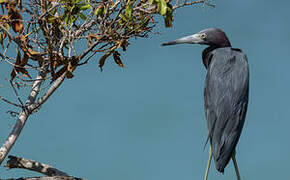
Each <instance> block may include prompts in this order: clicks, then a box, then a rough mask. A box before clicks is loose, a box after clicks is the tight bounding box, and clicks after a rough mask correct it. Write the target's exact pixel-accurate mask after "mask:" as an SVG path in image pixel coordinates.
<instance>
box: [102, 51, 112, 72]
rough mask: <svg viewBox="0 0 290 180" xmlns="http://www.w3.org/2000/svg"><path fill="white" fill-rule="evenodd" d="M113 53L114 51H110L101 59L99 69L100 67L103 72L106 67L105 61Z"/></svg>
mask: <svg viewBox="0 0 290 180" xmlns="http://www.w3.org/2000/svg"><path fill="white" fill-rule="evenodd" d="M111 53H112V51H108V52H106V54H105V55H103V56H102V57H101V59H100V60H99V67H100V69H101V71H103V66H104V64H105V61H106V59H107V58H108V57H109V56H110V55H111Z"/></svg>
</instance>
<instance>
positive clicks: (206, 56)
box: [202, 41, 231, 69]
mask: <svg viewBox="0 0 290 180" xmlns="http://www.w3.org/2000/svg"><path fill="white" fill-rule="evenodd" d="M224 47H231V44H230V42H229V41H228V43H226V45H223V46H209V47H207V48H205V49H204V50H203V52H202V62H203V65H204V66H205V68H206V69H207V68H208V67H209V65H210V62H211V58H212V57H211V56H212V55H211V53H210V52H211V51H213V50H215V49H217V48H224Z"/></svg>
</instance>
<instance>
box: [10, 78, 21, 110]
mask: <svg viewBox="0 0 290 180" xmlns="http://www.w3.org/2000/svg"><path fill="white" fill-rule="evenodd" d="M9 82H10V84H11V86H12V89H13V91H14V93H15V96H16V98H17V100H18V101H19V102H20V104H21V107H22V108H24V104H23V102H22V100H21V99H20V97H19V95H18V92H17V90H16V88H15V87H14V84H13V81H12V80H9Z"/></svg>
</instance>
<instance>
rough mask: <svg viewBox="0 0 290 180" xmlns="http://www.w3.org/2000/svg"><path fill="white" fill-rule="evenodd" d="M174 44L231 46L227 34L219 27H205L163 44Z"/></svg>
mask: <svg viewBox="0 0 290 180" xmlns="http://www.w3.org/2000/svg"><path fill="white" fill-rule="evenodd" d="M174 44H205V45H209V46H213V47H231V43H230V41H229V39H228V37H227V36H226V34H225V33H224V32H223V31H222V30H220V29H218V28H209V29H204V30H202V31H200V32H198V33H196V34H193V35H190V36H186V37H183V38H180V39H176V40H174V41H170V42H167V43H163V44H162V46H168V45H174Z"/></svg>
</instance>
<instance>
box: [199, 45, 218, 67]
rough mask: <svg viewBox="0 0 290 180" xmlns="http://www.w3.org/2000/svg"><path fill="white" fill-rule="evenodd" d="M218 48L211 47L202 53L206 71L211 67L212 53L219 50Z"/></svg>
mask: <svg viewBox="0 0 290 180" xmlns="http://www.w3.org/2000/svg"><path fill="white" fill-rule="evenodd" d="M217 48H218V47H216V46H209V47H207V48H205V49H204V50H203V51H202V62H203V65H204V67H205V68H206V69H207V68H208V67H209V64H210V61H211V55H210V52H211V51H213V50H215V49H217Z"/></svg>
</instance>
